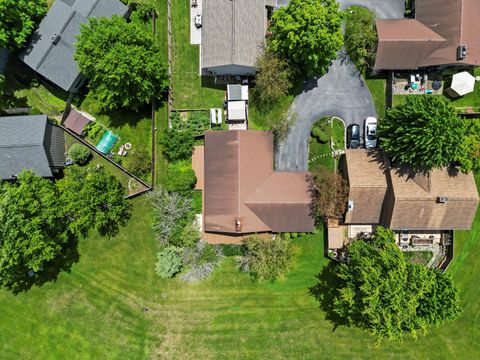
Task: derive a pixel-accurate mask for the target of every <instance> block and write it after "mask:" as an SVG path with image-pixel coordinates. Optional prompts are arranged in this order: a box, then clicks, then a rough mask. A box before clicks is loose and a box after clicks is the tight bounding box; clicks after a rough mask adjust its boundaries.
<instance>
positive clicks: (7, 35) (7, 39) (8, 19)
mask: <svg viewBox="0 0 480 360" xmlns="http://www.w3.org/2000/svg"><path fill="white" fill-rule="evenodd" d="M46 13H47V3H46V1H45V0H0V48H2V47H6V48H8V49H12V50H15V49H18V48H21V47H22V46H24V45H25V43H26V41H27V39H28V37H29V36H30V35H31V34H32V32H33V31H34V30H35V28H36V27H37V25H38V23H39V22H40V20H41V19H42V18H43V16H44V15H45V14H46Z"/></svg>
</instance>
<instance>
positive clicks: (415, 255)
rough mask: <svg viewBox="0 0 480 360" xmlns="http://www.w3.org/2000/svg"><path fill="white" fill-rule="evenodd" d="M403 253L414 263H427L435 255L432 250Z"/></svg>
mask: <svg viewBox="0 0 480 360" xmlns="http://www.w3.org/2000/svg"><path fill="white" fill-rule="evenodd" d="M403 254H404V255H405V257H406V258H407V260H408V261H410V262H411V263H413V264H424V265H427V264H428V262H429V261H430V260H432V257H433V253H432V252H430V251H405V252H404V253H403Z"/></svg>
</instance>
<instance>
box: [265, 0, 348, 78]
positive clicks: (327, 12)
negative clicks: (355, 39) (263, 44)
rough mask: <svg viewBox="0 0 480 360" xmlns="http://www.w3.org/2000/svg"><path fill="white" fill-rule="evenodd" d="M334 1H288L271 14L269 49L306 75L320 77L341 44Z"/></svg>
mask: <svg viewBox="0 0 480 360" xmlns="http://www.w3.org/2000/svg"><path fill="white" fill-rule="evenodd" d="M341 23H342V19H341V16H340V13H339V5H338V3H337V2H336V1H335V0H291V1H290V2H289V4H288V6H286V7H282V8H280V9H278V10H276V11H275V12H274V13H273V16H272V21H271V26H270V31H271V33H272V35H271V39H270V48H271V49H272V50H273V51H274V52H275V53H277V54H278V55H279V56H281V57H283V58H284V59H286V60H287V61H288V62H289V64H290V65H291V66H295V67H299V68H300V69H302V70H303V71H306V72H307V73H308V74H309V75H312V76H318V75H323V74H324V73H326V71H327V70H328V67H329V66H330V63H331V62H332V60H334V59H336V58H337V53H338V51H339V50H340V49H341V48H342V45H343V34H342V28H341Z"/></svg>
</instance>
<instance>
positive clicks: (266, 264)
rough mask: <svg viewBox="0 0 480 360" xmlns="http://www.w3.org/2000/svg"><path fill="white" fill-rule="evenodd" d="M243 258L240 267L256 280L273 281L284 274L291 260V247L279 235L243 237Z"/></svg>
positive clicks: (289, 243) (288, 242)
mask: <svg viewBox="0 0 480 360" xmlns="http://www.w3.org/2000/svg"><path fill="white" fill-rule="evenodd" d="M245 249H246V252H245V258H244V259H243V264H241V267H242V268H243V269H244V270H248V271H249V272H250V274H251V275H252V276H253V277H254V278H255V279H258V280H268V281H274V280H276V279H278V278H279V277H282V276H284V275H285V273H286V272H287V271H288V268H289V267H290V265H291V264H292V262H293V247H292V244H291V242H290V241H288V240H285V239H283V238H281V237H277V238H275V239H261V238H259V237H258V236H250V237H248V238H247V239H245Z"/></svg>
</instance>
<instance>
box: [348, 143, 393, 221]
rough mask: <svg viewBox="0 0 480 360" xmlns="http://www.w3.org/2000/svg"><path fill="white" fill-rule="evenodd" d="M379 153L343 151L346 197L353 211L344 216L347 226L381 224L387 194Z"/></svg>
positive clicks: (382, 163) (382, 156)
mask: <svg viewBox="0 0 480 360" xmlns="http://www.w3.org/2000/svg"><path fill="white" fill-rule="evenodd" d="M384 161H385V154H384V153H383V151H382V150H370V151H368V150H362V149H358V150H346V152H345V163H346V169H347V176H348V183H349V188H350V190H349V195H348V200H349V201H350V202H352V203H353V209H352V210H350V211H347V213H346V215H345V223H346V224H380V221H381V214H382V206H383V200H384V198H385V194H386V192H387V178H386V176H385V170H384Z"/></svg>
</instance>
